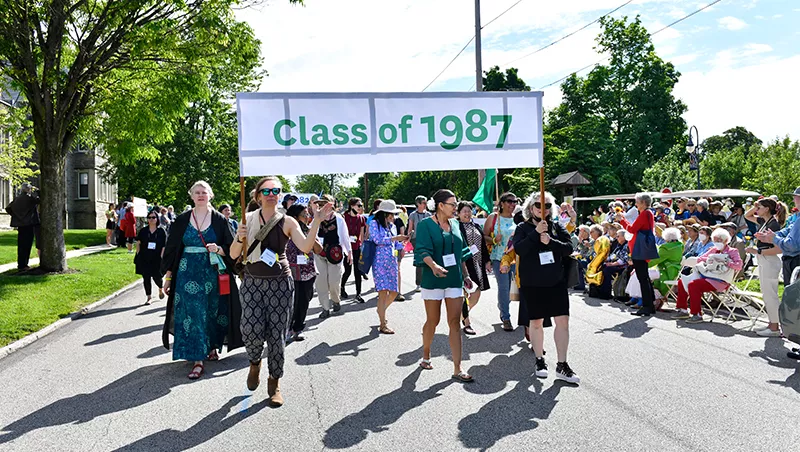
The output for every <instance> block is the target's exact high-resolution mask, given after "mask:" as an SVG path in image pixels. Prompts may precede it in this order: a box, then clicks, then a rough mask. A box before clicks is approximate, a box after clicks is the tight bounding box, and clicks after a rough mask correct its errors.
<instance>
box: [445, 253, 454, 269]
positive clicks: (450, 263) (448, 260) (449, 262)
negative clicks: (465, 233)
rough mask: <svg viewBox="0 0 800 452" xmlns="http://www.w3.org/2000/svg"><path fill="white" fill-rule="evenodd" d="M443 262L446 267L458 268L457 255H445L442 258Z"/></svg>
mask: <svg viewBox="0 0 800 452" xmlns="http://www.w3.org/2000/svg"><path fill="white" fill-rule="evenodd" d="M442 260H444V266H445V267H455V266H456V255H455V254H445V255H444V256H442Z"/></svg>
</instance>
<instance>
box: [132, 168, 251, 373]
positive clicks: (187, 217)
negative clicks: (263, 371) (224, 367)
mask: <svg viewBox="0 0 800 452" xmlns="http://www.w3.org/2000/svg"><path fill="white" fill-rule="evenodd" d="M189 195H190V196H191V198H192V202H193V203H194V208H192V209H189V210H187V211H186V212H184V213H182V214H180V215H178V216H177V217H176V218H175V222H174V223H173V224H172V231H171V233H170V234H169V237H167V244H166V246H165V247H164V256H163V258H162V260H161V272H162V273H163V274H164V293H166V294H167V296H168V297H169V298H167V315H166V319H165V321H164V330H163V333H162V336H161V339H162V342H163V343H164V347H165V348H166V349H167V350H169V334H170V333H172V334H173V335H174V337H175V339H174V343H173V346H172V359H173V360H179V359H185V360H188V361H191V362H192V363H193V364H192V371H191V372H190V373H189V378H190V379H192V380H196V379H198V378H200V377H201V376H202V375H203V372H204V369H205V367H204V361H206V360H208V361H217V360H219V352H221V351H222V346H223V344H227V345H228V351H229V352H230V351H231V350H234V349H236V348H238V347H241V346H242V345H244V344H243V342H242V335H241V332H240V330H239V319H240V318H241V306H240V304H239V292H238V289H237V286H236V284H235V283H233V281H234V275H233V261H232V260H231V259H230V258H229V257H228V256H230V255H231V253H230V247H231V245H232V244H233V241H234V239H233V234H232V231H231V229H230V226H229V225H228V221H227V220H225V217H223V216H222V215H221V214H220V213H219V212H216V211H215V210H214V209H213V208H212V207H211V205H210V202H211V200H212V199H213V198H214V192H213V191H212V190H211V186H210V185H209V184H208V183H207V182H205V181H198V182H195V183H194V184H193V185H192V187H191V189H190V190H189ZM150 221H152V220H148V222H150ZM221 275H227V276H226V277H222V278H221ZM225 278H227V280H228V284H227V286H228V287H225V285H224V279H225ZM221 279H222V280H223V284H220V280H221ZM226 289H227V290H226Z"/></svg>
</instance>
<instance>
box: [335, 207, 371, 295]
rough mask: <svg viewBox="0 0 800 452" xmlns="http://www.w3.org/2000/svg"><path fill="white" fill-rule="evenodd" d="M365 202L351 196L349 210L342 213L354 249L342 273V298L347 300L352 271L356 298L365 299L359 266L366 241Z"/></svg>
mask: <svg viewBox="0 0 800 452" xmlns="http://www.w3.org/2000/svg"><path fill="white" fill-rule="evenodd" d="M363 213H364V203H363V202H362V201H361V198H350V199H349V200H348V201H347V212H345V213H344V215H342V216H343V217H344V222H345V224H346V225H347V235H348V237H349V239H350V247H351V248H352V250H353V258H352V259H347V260H345V262H344V274H343V275H342V289H341V298H342V300H346V299H347V298H348V297H349V295H348V294H347V290H345V284H346V283H347V280H348V279H349V278H350V273H351V272H352V273H353V276H354V279H355V284H356V296H355V300H356V301H357V302H359V303H363V302H364V299H363V298H362V297H361V281H362V280H363V278H362V277H361V269H360V268H359V267H358V261H359V260H360V259H361V244H362V243H363V242H364V231H365V229H366V227H367V221H366V219H365V218H364V215H363Z"/></svg>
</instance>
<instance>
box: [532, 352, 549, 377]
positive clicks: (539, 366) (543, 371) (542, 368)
mask: <svg viewBox="0 0 800 452" xmlns="http://www.w3.org/2000/svg"><path fill="white" fill-rule="evenodd" d="M534 374H535V375H536V376H537V377H539V378H547V363H545V362H544V357H541V358H536V372H534Z"/></svg>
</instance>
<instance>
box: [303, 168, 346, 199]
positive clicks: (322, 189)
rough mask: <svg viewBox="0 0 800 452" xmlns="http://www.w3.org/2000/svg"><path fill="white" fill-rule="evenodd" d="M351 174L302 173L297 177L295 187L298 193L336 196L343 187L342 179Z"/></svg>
mask: <svg viewBox="0 0 800 452" xmlns="http://www.w3.org/2000/svg"><path fill="white" fill-rule="evenodd" d="M352 176H353V175H352V174H348V173H331V174H304V175H302V176H300V177H298V178H297V184H296V188H297V191H298V192H299V193H317V194H319V193H322V194H329V195H332V196H334V197H337V195H340V194H341V193H340V192H341V191H342V190H344V189H345V186H344V181H345V180H346V179H348V178H350V177H352Z"/></svg>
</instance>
